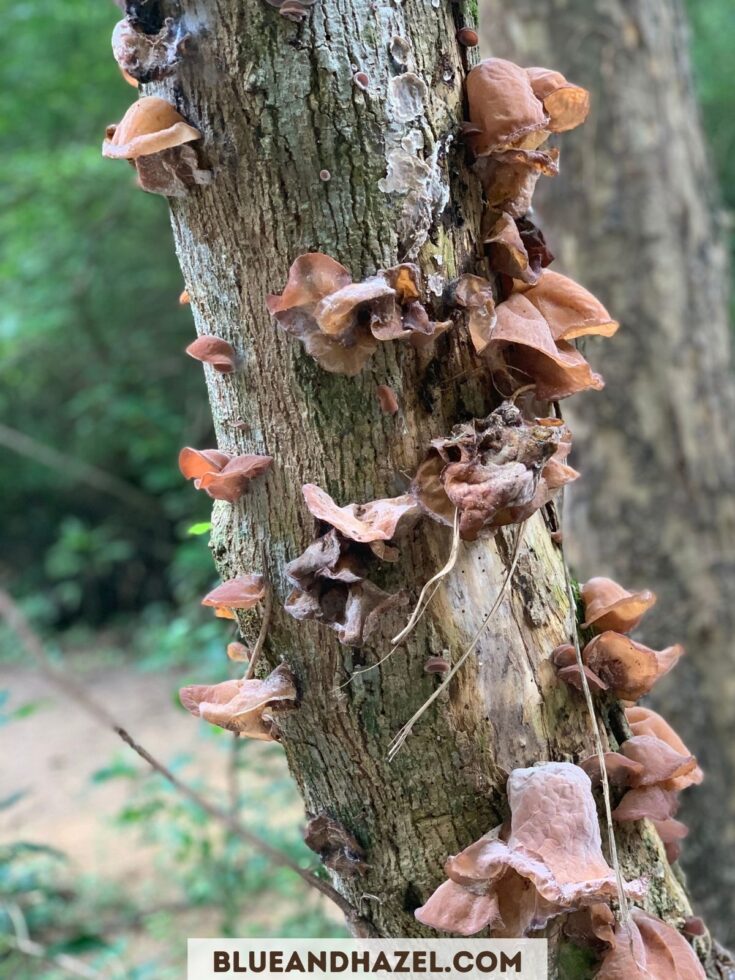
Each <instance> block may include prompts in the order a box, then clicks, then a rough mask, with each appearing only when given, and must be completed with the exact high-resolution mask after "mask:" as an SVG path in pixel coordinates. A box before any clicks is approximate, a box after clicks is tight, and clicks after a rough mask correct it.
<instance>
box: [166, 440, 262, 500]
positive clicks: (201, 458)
mask: <svg viewBox="0 0 735 980" xmlns="http://www.w3.org/2000/svg"><path fill="white" fill-rule="evenodd" d="M272 463H273V457H272V456H259V455H255V454H244V455H242V456H235V455H234V454H233V453H225V452H221V451H220V450H219V449H192V448H191V447H189V446H186V447H185V448H184V449H182V450H181V452H180V453H179V470H180V471H181V474H182V476H184V477H185V478H186V479H187V480H193V481H194V486H195V487H196V489H197V490H204V491H205V493H207V494H208V495H209V496H210V497H212V498H213V499H214V500H227V501H228V502H229V503H231V504H234V503H237V501H238V500H239V499H240V497H242V495H243V494H244V493H245V492H246V491H247V489H248V487H249V485H250V481H251V480H254V479H255V478H256V477H258V476H261V475H262V474H263V473H265V472H267V470H269V469H270V467H271V464H272Z"/></svg>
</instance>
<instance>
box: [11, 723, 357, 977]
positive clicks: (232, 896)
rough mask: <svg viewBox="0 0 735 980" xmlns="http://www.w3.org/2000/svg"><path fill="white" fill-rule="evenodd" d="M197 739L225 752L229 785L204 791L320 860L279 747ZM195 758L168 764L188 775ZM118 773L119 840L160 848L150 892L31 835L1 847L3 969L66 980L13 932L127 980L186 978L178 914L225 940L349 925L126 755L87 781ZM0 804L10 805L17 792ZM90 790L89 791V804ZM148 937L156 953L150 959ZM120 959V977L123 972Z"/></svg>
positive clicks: (318, 932)
mask: <svg viewBox="0 0 735 980" xmlns="http://www.w3.org/2000/svg"><path fill="white" fill-rule="evenodd" d="M201 734H202V738H203V739H206V740H212V739H213V740H214V741H215V742H216V743H217V744H218V745H219V746H220V747H221V750H222V762H223V766H222V768H223V771H224V770H227V771H229V785H228V787H227V789H226V790H225V789H220V788H217V787H216V786H214V785H210V784H204V783H200V784H199V785H197V789H198V790H199V791H200V792H201V793H202V795H203V796H205V797H206V798H207V799H208V800H210V801H211V802H214V803H216V804H217V805H219V806H220V807H222V808H227V807H233V806H236V808H237V812H238V815H239V818H240V820H241V821H242V823H243V824H244V825H246V826H247V827H248V828H249V829H250V830H252V831H254V832H255V833H257V834H259V835H260V836H261V837H263V838H264V839H265V840H267V841H268V843H269V844H270V845H271V846H273V847H277V848H279V849H280V850H282V851H284V852H285V853H286V854H287V855H288V856H289V857H290V858H291V859H292V860H294V861H296V862H298V863H299V864H300V865H302V866H303V867H315V865H316V864H317V859H316V857H315V856H314V854H313V853H312V852H311V851H309V850H308V848H307V847H306V845H305V844H304V843H303V841H302V839H301V834H300V828H301V823H302V820H303V809H302V806H301V803H300V801H299V799H298V795H297V792H296V789H295V786H294V784H293V781H292V780H291V779H290V777H289V775H288V772H287V769H286V767H285V765H284V760H283V757H282V753H281V750H280V749H279V748H278V747H277V746H267V747H265V746H259V745H254V744H252V743H250V744H248V743H246V742H243V741H236V740H234V739H232V738H231V737H230V736H229V735H228V734H227V733H225V732H223V731H221V730H220V729H214V728H212V727H211V726H207V725H202V726H201ZM191 761H192V760H191V757H190V756H188V755H183V754H182V755H179V756H178V757H175V758H173V759H169V760H168V763H167V764H168V766H169V768H170V769H171V770H172V771H173V772H175V773H176V774H177V775H179V776H181V778H183V779H184V780H185V781H189V779H190V777H188V776H187V767H188V766H189V764H190V763H191ZM115 780H120V781H123V782H124V783H125V785H126V791H127V792H126V800H125V803H124V805H123V806H122V807H121V809H120V811H119V813H118V815H117V818H116V823H117V826H118V828H119V838H120V846H121V847H124V848H126V850H127V851H128V852H129V853H130V854H134V853H135V851H136V849H137V848H138V847H139V846H140V845H141V844H144V845H145V846H146V848H147V850H148V852H149V851H151V850H152V851H153V854H154V857H153V858H152V862H153V865H152V867H151V873H149V874H148V875H146V880H147V882H148V885H147V886H146V887H145V889H144V891H143V892H142V893H141V892H140V889H139V893H138V894H137V895H136V897H135V899H133V898H131V897H130V895H128V894H126V893H125V892H124V891H121V890H120V889H119V888H115V887H113V886H112V885H111V883H108V882H105V881H103V880H97V879H89V878H84V877H80V876H79V875H75V874H74V871H73V869H72V868H70V867H69V866H68V865H67V863H66V860H65V858H64V855H63V854H61V853H59V852H58V851H56V850H54V849H53V848H48V847H44V846H40V845H37V844H34V843H32V842H27V841H18V842H15V843H13V844H11V845H6V846H4V847H0V976H12V977H14V978H17V980H40V978H41V977H43V978H44V980H52V978H53V980H56V977H57V976H58V977H59V980H61V978H62V977H63V976H64V975H65V974H64V973H63V972H62V971H57V970H56V969H55V968H54V966H53V964H50V963H49V961H48V960H44V961H42V962H41V961H37V960H34V959H32V958H29V957H28V956H22V955H20V954H19V953H18V952H17V950H15V948H14V944H13V937H14V936H16V935H17V934H18V928H19V927H20V928H22V929H23V930H27V933H28V935H29V936H30V938H31V940H32V941H33V942H36V943H39V944H40V945H41V946H43V947H44V949H45V950H46V951H47V952H48V953H49V954H59V953H66V954H70V955H74V956H76V957H79V958H81V959H83V960H84V961H85V962H86V963H87V964H88V965H90V966H93V967H94V968H96V969H100V970H103V969H104V968H105V967H108V968H111V969H112V971H113V975H124V976H125V977H126V978H138V980H143V978H145V977H150V978H155V980H169V978H170V980H174V978H178V977H180V976H181V975H182V972H183V968H184V959H185V955H186V945H185V939H186V930H187V929H188V928H190V927H191V925H190V924H191V922H192V921H193V920H192V919H191V918H188V919H187V920H186V924H185V925H183V926H182V922H181V919H180V915H181V914H182V912H186V913H189V912H191V911H192V910H194V911H196V912H197V918H199V917H206V921H207V923H208V926H207V928H208V930H209V931H210V932H212V933H214V934H217V935H222V936H259V937H268V936H286V937H330V936H334V937H337V936H343V935H345V930H344V927H343V926H342V925H341V924H339V923H338V922H337V920H336V919H333V918H331V917H329V916H327V914H326V913H325V907H324V903H323V902H322V901H321V900H320V899H318V898H317V897H316V895H315V894H311V893H308V892H306V891H305V886H304V885H303V883H302V882H301V881H300V880H299V879H298V878H296V876H295V875H294V874H293V873H292V872H291V871H288V870H285V869H277V868H275V867H274V866H273V865H272V864H271V863H270V862H269V861H267V860H266V859H264V858H263V857H262V856H261V855H260V854H258V853H255V852H253V850H252V849H250V848H246V847H244V846H243V844H242V843H241V842H240V841H239V840H237V839H236V838H234V837H232V835H229V834H228V833H227V832H226V831H224V830H223V828H222V826H221V825H220V824H219V823H218V822H216V821H213V820H212V818H211V817H209V816H207V815H206V814H204V813H203V812H202V810H201V809H199V807H197V806H196V805H195V804H193V803H192V802H190V801H189V800H187V799H185V798H183V797H181V796H180V795H179V794H178V793H177V792H176V791H175V790H173V788H172V787H171V786H170V785H169V784H168V783H167V782H165V781H164V780H163V779H161V778H160V777H158V776H153V775H151V773H150V771H149V770H148V769H147V768H146V767H144V766H143V765H142V764H140V763H139V762H138V761H137V760H135V757H134V756H131V754H129V753H127V752H122V751H121V752H120V753H118V754H116V755H115V756H114V757H113V758H112V759H111V760H110V762H109V763H108V764H107V765H105V766H104V767H103V768H101V769H98V770H97V771H96V772H95V773H93V774H92V776H91V777H90V782H91V784H92V787H94V786H100V785H102V784H104V783H109V782H110V781H115ZM14 797H15V798H7V799H6V800H5V801H0V808H2V807H5V808H10V807H12V806H13V805H14V804H15V803H16V802H18V800H19V799H21V798H22V794H20V793H17V794H14ZM93 800H94V797H93V796H92V801H93ZM142 937H148V939H149V940H150V941H151V942H144V943H143V944H142V945H143V947H144V948H146V949H148V948H149V947H150V946H151V943H152V944H153V946H154V947H155V950H164V951H165V952H164V953H163V954H161V953H159V952H154V953H153V954H151V955H150V956H148V957H147V958H146V959H145V960H143V959H142V957H141V955H140V953H139V952H138V950H139V948H140V945H141V943H140V940H141V938H142ZM123 966H124V974H120V973H119V972H115V971H116V970H117V971H120V969H121V968H122V967H123Z"/></svg>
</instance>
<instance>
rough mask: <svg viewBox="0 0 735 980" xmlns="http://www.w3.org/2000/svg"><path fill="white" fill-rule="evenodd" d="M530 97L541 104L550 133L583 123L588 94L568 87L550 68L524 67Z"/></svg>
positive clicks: (564, 80)
mask: <svg viewBox="0 0 735 980" xmlns="http://www.w3.org/2000/svg"><path fill="white" fill-rule="evenodd" d="M526 74H527V75H528V78H529V80H530V82H531V88H532V89H533V94H534V95H535V96H536V98H537V99H540V100H541V102H542V103H543V106H544V109H545V111H546V113H547V115H548V117H549V123H548V128H549V129H550V130H551V132H552V133H566V132H567V131H568V130H570V129H576V128H577V126H581V125H582V123H583V122H584V121H585V119H586V118H587V116H588V115H589V111H590V94H589V92H588V91H587V89H584V88H581V87H580V86H579V85H572V84H571V82H568V81H567V80H566V78H565V77H564V76H563V75H562V74H561V72H558V71H552V69H550V68H527V69H526Z"/></svg>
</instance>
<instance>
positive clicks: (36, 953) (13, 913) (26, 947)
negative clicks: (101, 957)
mask: <svg viewBox="0 0 735 980" xmlns="http://www.w3.org/2000/svg"><path fill="white" fill-rule="evenodd" d="M2 907H3V908H4V909H5V911H6V912H7V913H8V918H9V919H10V921H11V923H12V926H13V929H14V931H15V935H14V936H4V937H3V941H4V942H6V943H8V945H9V946H11V947H12V948H14V949H15V950H16V951H17V952H18V953H22V954H23V955H24V956H31V957H33V959H37V960H44V961H45V962H46V963H53V965H54V966H56V967H58V968H59V969H60V970H64V972H65V973H68V974H70V975H71V976H73V977H84V980H98V978H99V977H101V976H102V974H101V973H100V972H99V970H95V969H94V968H93V967H91V966H88V965H87V964H86V963H85V962H84V961H83V960H78V959H77V958H76V957H75V956H69V955H68V954H67V953H52V952H51V951H50V950H49V949H46V947H45V946H42V945H41V944H40V943H37V942H34V941H33V940H32V939H31V938H30V936H29V935H28V927H27V925H26V920H25V916H24V915H23V912H22V911H21V909H20V907H19V906H18V905H16V904H15V903H13V904H12V905H3V906H2Z"/></svg>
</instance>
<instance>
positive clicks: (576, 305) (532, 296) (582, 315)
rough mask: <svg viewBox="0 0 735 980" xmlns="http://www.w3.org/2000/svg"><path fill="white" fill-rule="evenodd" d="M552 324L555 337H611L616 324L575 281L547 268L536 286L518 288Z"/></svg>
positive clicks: (555, 338) (568, 338)
mask: <svg viewBox="0 0 735 980" xmlns="http://www.w3.org/2000/svg"><path fill="white" fill-rule="evenodd" d="M517 292H520V293H522V294H523V295H524V296H525V297H526V299H527V300H528V301H529V302H530V303H532V304H533V305H534V306H535V307H536V309H537V310H538V311H539V313H540V314H541V315H542V316H543V318H544V319H545V320H546V322H547V323H548V324H549V326H550V327H551V333H552V336H553V338H554V340H576V339H577V337H586V336H592V335H594V336H600V337H612V336H613V334H614V333H615V332H616V331H617V329H618V327H619V323H618V322H617V320H613V318H612V317H611V316H610V314H609V313H608V312H607V310H606V309H605V307H604V306H603V305H602V303H601V302H600V301H599V300H598V299H597V298H596V297H595V296H593V295H592V293H590V292H589V291H588V290H586V289H585V288H584V286H580V285H579V283H578V282H574V280H573V279H569V278H568V277H567V276H562V275H561V274H560V273H558V272H552V271H551V270H549V269H547V270H545V271H544V272H542V273H541V275H540V278H539V280H538V282H537V283H536V284H535V285H531V286H528V285H525V286H519V287H517Z"/></svg>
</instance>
